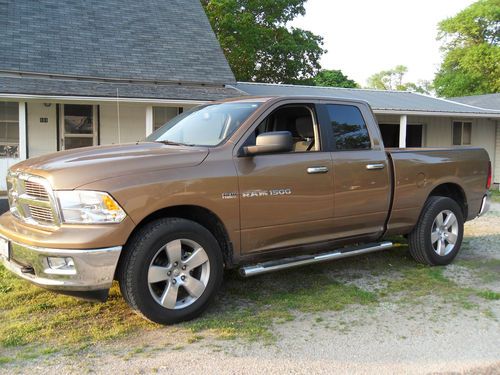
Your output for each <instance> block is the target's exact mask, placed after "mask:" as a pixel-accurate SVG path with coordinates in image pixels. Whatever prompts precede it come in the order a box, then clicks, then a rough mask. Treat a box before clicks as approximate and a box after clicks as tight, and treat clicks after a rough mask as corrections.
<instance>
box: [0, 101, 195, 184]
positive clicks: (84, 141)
mask: <svg viewBox="0 0 500 375" xmlns="http://www.w3.org/2000/svg"><path fill="white" fill-rule="evenodd" d="M200 103H203V102H201V101H172V100H171V101H155V102H149V101H148V102H132V101H127V100H102V99H101V100H99V101H97V100H88V99H87V100H74V99H73V100H71V99H69V100H26V101H0V191H5V190H6V182H5V178H6V173H7V170H8V168H9V167H10V166H12V165H14V164H15V163H17V162H19V161H21V160H24V159H27V158H32V157H36V156H41V155H44V154H48V153H51V152H56V151H62V150H68V149H72V148H77V147H85V146H95V145H109V144H119V143H126V142H135V141H137V140H140V139H144V138H145V137H146V136H147V135H149V134H150V133H152V132H153V131H154V130H156V129H157V128H159V127H160V126H161V125H163V124H164V123H165V122H167V121H168V120H170V119H171V118H173V117H175V116H177V115H178V114H179V113H182V112H183V111H184V110H187V109H189V108H191V107H193V106H195V105H198V104H200Z"/></svg>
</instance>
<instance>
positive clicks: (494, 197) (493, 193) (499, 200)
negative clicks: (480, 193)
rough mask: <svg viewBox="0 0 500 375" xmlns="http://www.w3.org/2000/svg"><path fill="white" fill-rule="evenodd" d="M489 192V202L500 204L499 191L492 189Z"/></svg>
mask: <svg viewBox="0 0 500 375" xmlns="http://www.w3.org/2000/svg"><path fill="white" fill-rule="evenodd" d="M490 192H491V201H492V202H495V203H500V190H498V189H492V190H490Z"/></svg>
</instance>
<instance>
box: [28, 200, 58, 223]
mask: <svg viewBox="0 0 500 375" xmlns="http://www.w3.org/2000/svg"><path fill="white" fill-rule="evenodd" d="M28 207H29V210H30V216H31V217H32V218H33V220H35V221H38V222H43V223H49V224H53V223H54V215H53V214H52V210H51V209H50V208H47V207H37V206H33V205H31V204H30V205H28Z"/></svg>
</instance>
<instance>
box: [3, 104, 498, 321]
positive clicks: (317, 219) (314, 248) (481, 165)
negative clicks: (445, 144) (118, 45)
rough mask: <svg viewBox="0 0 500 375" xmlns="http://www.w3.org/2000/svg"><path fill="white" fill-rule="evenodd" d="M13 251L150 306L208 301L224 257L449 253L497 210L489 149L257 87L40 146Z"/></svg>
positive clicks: (57, 276) (167, 309) (164, 313)
mask: <svg viewBox="0 0 500 375" xmlns="http://www.w3.org/2000/svg"><path fill="white" fill-rule="evenodd" d="M7 182H8V195H9V204H10V212H7V213H5V214H4V215H3V216H1V217H0V254H1V255H0V257H1V258H2V260H3V264H4V266H5V267H7V268H8V269H9V270H11V271H12V272H14V273H16V274H17V275H19V276H20V277H22V278H24V279H26V280H28V281H31V282H32V283H34V284H37V285H39V286H42V287H45V288H48V289H52V290H55V291H59V292H62V293H67V294H72V295H76V296H83V297H86V298H94V299H105V298H106V297H107V294H108V290H109V288H110V286H111V283H112V282H113V280H118V282H119V284H120V288H121V291H122V294H123V296H124V298H125V299H126V300H127V302H128V303H129V304H130V306H131V307H132V308H133V309H135V310H137V311H139V312H140V313H142V314H143V315H144V316H145V317H146V318H148V319H150V320H152V321H155V322H159V323H173V322H178V321H181V320H186V319H191V318H193V317H195V316H197V315H199V314H200V313H201V312H202V311H203V310H204V309H205V308H206V307H207V305H208V303H209V302H210V301H211V300H212V298H213V297H214V295H215V294H216V293H217V290H218V288H219V286H220V284H221V282H222V277H223V272H224V269H229V268H236V267H238V268H239V269H240V273H241V275H242V276H244V277H245V276H253V275H258V274H261V273H265V272H270V271H275V270H280V269H284V268H288V267H293V266H298V265H303V264H311V263H316V262H323V261H328V260H333V259H338V258H344V257H349V256H353V255H358V254H365V253H369V252H372V251H379V250H383V249H387V248H389V247H390V246H392V243H391V242H388V241H384V240H383V238H384V237H387V236H393V235H407V237H408V242H409V248H410V253H411V255H412V256H413V257H414V258H415V260H416V261H418V262H421V263H425V264H429V265H445V264H448V263H450V262H451V261H452V260H453V258H454V257H455V256H456V255H457V252H458V251H459V248H460V244H461V242H462V236H463V225H464V222H465V221H466V220H471V219H474V218H475V217H477V216H478V215H481V214H483V213H484V212H485V211H487V210H488V206H489V198H488V188H489V185H490V183H491V165H490V161H489V158H488V154H487V153H486V152H485V151H484V150H483V149H480V148H460V149H420V148H419V149H390V150H387V149H384V146H383V144H382V140H381V136H380V131H379V128H378V126H377V123H376V121H375V118H374V116H373V113H372V112H371V109H370V107H369V106H368V104H367V103H365V102H362V101H355V100H345V99H331V98H330V99H327V98H315V97H265V98H262V97H247V98H244V99H237V100H230V101H223V102H215V103H211V104H208V105H204V106H200V107H196V108H194V109H193V110H191V111H188V112H185V113H183V114H182V115H180V116H178V117H176V118H175V119H173V120H172V121H170V122H168V123H167V124H165V125H164V126H163V127H161V128H160V129H158V130H157V131H156V132H154V133H153V134H151V135H150V136H149V137H148V138H147V139H146V140H144V141H140V142H137V143H132V144H122V145H111V146H100V147H90V148H79V149H74V150H69V151H64V152H59V153H56V154H52V155H47V156H43V157H38V158H33V159H30V160H26V161H24V162H21V163H19V164H17V165H15V166H13V167H12V168H11V170H10V172H9V175H8V178H7Z"/></svg>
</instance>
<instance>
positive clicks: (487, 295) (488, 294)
mask: <svg viewBox="0 0 500 375" xmlns="http://www.w3.org/2000/svg"><path fill="white" fill-rule="evenodd" d="M478 296H479V297H483V298H484V299H489V300H492V301H497V300H499V299H500V293H497V292H494V291H492V290H482V291H480V292H479V293H478Z"/></svg>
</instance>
